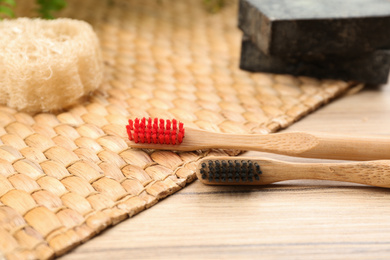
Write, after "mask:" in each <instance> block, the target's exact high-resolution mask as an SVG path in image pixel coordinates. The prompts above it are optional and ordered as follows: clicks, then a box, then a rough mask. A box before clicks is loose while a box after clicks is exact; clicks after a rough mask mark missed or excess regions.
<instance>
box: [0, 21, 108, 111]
mask: <svg viewBox="0 0 390 260" xmlns="http://www.w3.org/2000/svg"><path fill="white" fill-rule="evenodd" d="M0 35H1V36H0V104H5V105H7V106H9V107H13V108H16V109H18V110H22V111H28V112H39V111H53V110H59V109H61V108H64V107H67V106H70V105H72V104H74V103H76V102H77V101H78V100H79V99H80V98H81V97H82V96H84V95H86V94H88V93H90V92H91V91H93V90H95V89H96V88H97V87H99V85H100V84H101V83H102V80H103V61H102V55H101V50H100V47H99V41H98V39H97V36H96V34H95V33H94V31H93V29H92V27H91V26H90V25H89V24H88V23H86V22H83V21H78V20H72V19H66V18H63V19H55V20H41V19H29V18H19V19H15V20H4V21H0Z"/></svg>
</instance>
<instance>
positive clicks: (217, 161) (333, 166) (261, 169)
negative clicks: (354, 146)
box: [196, 157, 390, 188]
mask: <svg viewBox="0 0 390 260" xmlns="http://www.w3.org/2000/svg"><path fill="white" fill-rule="evenodd" d="M196 175H197V176H198V179H199V180H200V181H202V182H203V183H204V184H209V185H266V184H270V183H274V182H278V181H285V180H299V179H313V180H331V181H344V182H353V183H360V184H366V185H372V186H378V187H385V188H390V161H386V160H382V161H379V160H378V161H366V162H353V163H290V162H283V161H278V160H272V159H266V158H254V157H252V158H250V157H247V158H244V157H236V160H234V159H232V157H208V158H203V159H201V160H200V161H199V163H198V166H197V169H196Z"/></svg>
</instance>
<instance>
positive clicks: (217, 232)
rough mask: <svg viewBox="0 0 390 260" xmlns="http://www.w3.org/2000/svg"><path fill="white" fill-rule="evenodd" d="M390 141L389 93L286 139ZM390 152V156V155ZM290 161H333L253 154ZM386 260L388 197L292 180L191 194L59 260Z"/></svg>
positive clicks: (325, 116)
mask: <svg viewBox="0 0 390 260" xmlns="http://www.w3.org/2000/svg"><path fill="white" fill-rule="evenodd" d="M289 131H317V132H318V131H322V132H329V133H335V132H340V133H347V134H348V133H349V134H376V135H378V136H384V135H388V134H390V86H386V87H382V88H366V89H364V90H362V91H361V92H359V93H357V94H354V95H350V96H347V97H344V98H341V99H338V100H336V101H334V102H333V103H331V104H329V105H327V106H325V107H323V108H321V109H319V110H318V111H316V112H314V113H313V114H311V115H309V116H307V117H306V118H304V119H302V120H301V121H299V122H297V123H296V124H294V125H293V126H291V127H289V128H288V129H286V130H285V132H289ZM389 149H390V147H389ZM244 155H245V156H259V155H261V156H267V157H269V158H275V159H283V160H287V161H292V162H331V161H330V160H318V159H303V158H293V157H286V156H277V155H272V154H265V153H259V152H248V153H246V154H244ZM260 257H263V258H266V259H390V190H389V189H386V188H375V187H370V186H364V185H359V184H351V183H345V182H332V181H312V180H296V181H285V182H280V183H276V184H272V185H267V186H263V187H257V186H249V187H244V186H205V185H203V184H201V183H200V182H199V181H195V182H194V183H193V184H191V185H189V187H187V188H185V189H183V190H181V191H179V192H178V193H176V194H175V195H173V196H170V197H168V198H167V199H165V200H164V201H162V202H160V203H158V204H157V205H156V206H154V207H152V208H151V209H149V210H147V211H145V212H142V213H140V214H138V215H136V216H135V217H133V218H131V219H128V220H126V221H124V222H123V223H121V224H119V225H117V226H115V227H114V228H111V229H109V230H107V231H106V232H104V233H102V234H101V235H99V236H98V237H96V238H93V239H92V240H91V241H89V242H88V243H86V244H84V245H81V246H80V247H78V248H76V249H75V250H73V251H72V252H70V253H69V254H67V255H65V256H64V257H62V258H61V259H63V260H65V259H108V258H111V259H258V258H260Z"/></svg>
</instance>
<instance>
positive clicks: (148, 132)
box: [145, 129, 151, 144]
mask: <svg viewBox="0 0 390 260" xmlns="http://www.w3.org/2000/svg"><path fill="white" fill-rule="evenodd" d="M145 137H146V141H147V142H148V144H150V143H151V134H150V130H149V129H148V130H146V135H145Z"/></svg>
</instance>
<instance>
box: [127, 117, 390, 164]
mask: <svg viewBox="0 0 390 260" xmlns="http://www.w3.org/2000/svg"><path fill="white" fill-rule="evenodd" d="M126 131H127V135H128V141H127V144H128V145H129V146H130V147H133V148H149V149H160V150H177V151H195V150H202V149H211V148H217V149H236V150H252V151H261V152H269V153H276V154H283V155H289V156H297V157H306V158H322V159H341V160H357V161H360V160H361V161H365V160H367V161H368V160H379V159H390V136H353V135H346V134H344V135H342V134H327V133H301V132H290V133H276V134H246V135H241V134H222V133H212V132H207V131H203V130H198V129H191V128H184V125H183V123H180V122H178V121H177V120H175V119H172V120H164V119H158V118H154V119H152V118H136V119H134V120H132V119H131V120H129V124H128V125H127V126H126Z"/></svg>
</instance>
